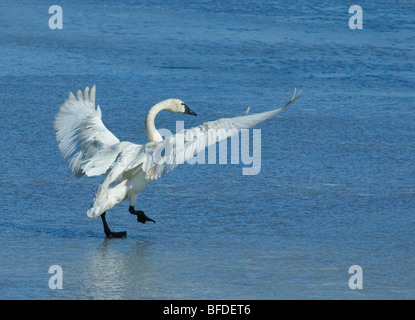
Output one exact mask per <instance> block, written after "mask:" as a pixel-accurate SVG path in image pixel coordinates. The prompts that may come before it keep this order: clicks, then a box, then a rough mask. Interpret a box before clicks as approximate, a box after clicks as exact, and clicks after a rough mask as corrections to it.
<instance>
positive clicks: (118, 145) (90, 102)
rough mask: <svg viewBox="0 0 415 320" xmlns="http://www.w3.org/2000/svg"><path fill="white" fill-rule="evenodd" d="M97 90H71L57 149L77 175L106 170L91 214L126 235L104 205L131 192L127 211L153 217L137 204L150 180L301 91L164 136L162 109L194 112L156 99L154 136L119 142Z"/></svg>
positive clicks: (58, 126) (150, 132)
mask: <svg viewBox="0 0 415 320" xmlns="http://www.w3.org/2000/svg"><path fill="white" fill-rule="evenodd" d="M95 92H96V87H95V85H94V86H93V87H92V88H91V90H90V89H89V88H88V87H87V88H85V90H84V92H82V91H81V90H78V92H77V96H76V97H75V95H74V94H73V93H72V92H71V93H69V98H68V99H67V100H66V101H65V102H64V103H63V104H62V106H61V107H60V109H59V111H58V113H57V115H56V118H55V122H54V127H55V130H56V140H57V141H58V144H59V149H60V151H61V153H62V156H63V158H64V159H65V161H66V162H67V164H68V166H69V169H70V170H71V171H72V173H73V174H74V175H75V177H77V178H80V177H82V176H84V175H86V176H88V177H92V176H99V175H105V176H106V178H105V180H104V181H103V182H102V183H101V185H99V187H98V189H97V192H96V194H95V198H94V200H93V203H92V206H91V208H90V209H89V210H88V212H87V215H88V217H98V216H101V219H102V222H103V226H104V232H105V235H106V236H107V237H112V238H123V237H126V235H127V233H126V232H125V231H123V232H113V231H111V230H110V228H109V227H108V224H107V221H106V219H105V213H106V211H108V210H110V209H111V208H112V207H114V206H115V205H117V204H118V203H120V202H121V201H123V200H125V199H127V198H128V199H129V201H130V207H129V211H130V213H131V214H133V215H136V216H137V221H138V222H141V223H145V222H146V221H150V222H154V223H155V221H154V220H153V219H151V218H149V217H147V216H146V215H145V213H144V212H143V211H141V210H136V209H135V204H136V201H137V198H138V195H139V194H140V192H141V191H142V190H143V189H144V188H145V187H146V186H147V185H148V184H149V183H150V182H152V181H153V180H155V179H158V178H160V177H161V176H163V175H164V174H166V173H167V172H169V171H170V170H172V169H173V168H175V167H176V166H177V165H179V164H181V163H183V162H184V161H186V160H188V159H190V158H191V157H192V156H193V155H195V154H197V153H198V152H199V151H202V150H204V148H206V147H207V146H209V145H210V144H214V143H216V142H218V141H220V140H223V139H226V138H228V137H230V136H232V135H234V134H238V133H239V132H240V131H241V130H242V129H247V128H250V127H253V126H255V125H256V124H258V123H260V122H262V121H265V120H266V119H269V118H271V117H273V116H275V115H276V114H278V113H279V112H281V111H283V110H284V109H285V108H287V107H288V106H289V105H290V104H291V103H293V102H294V101H295V100H296V99H297V98H298V96H299V94H300V93H298V94H297V93H296V91H294V95H293V97H292V98H291V99H290V101H288V102H287V103H286V104H285V105H284V106H283V107H282V108H279V109H275V110H271V111H268V112H263V113H257V114H253V115H247V114H248V112H249V108H248V109H247V110H246V111H245V113H244V114H243V115H241V116H237V117H234V118H223V119H219V120H216V121H209V122H206V123H203V124H202V125H200V126H198V127H194V128H191V129H186V130H183V131H182V132H180V133H176V134H175V135H172V136H170V137H167V138H166V139H164V140H163V138H162V136H161V134H160V133H159V131H157V129H156V127H155V124H154V119H155V117H156V115H157V114H158V113H159V112H160V111H162V110H167V111H170V112H174V113H185V114H190V115H194V116H195V115H196V113H194V112H193V111H192V110H190V109H189V108H188V106H187V105H186V104H185V103H184V102H183V101H181V100H179V99H167V100H164V101H161V102H159V103H157V104H155V105H154V106H153V107H152V108H151V109H150V111H149V112H148V114H147V117H146V119H145V130H146V133H147V136H148V139H149V140H150V142H148V143H146V144H144V145H137V144H134V143H131V142H127V141H122V142H121V141H120V140H118V138H117V137H115V136H114V135H113V134H112V133H111V132H110V131H109V130H108V129H107V128H106V127H105V125H104V124H103V122H102V120H101V108H100V107H99V106H97V107H96V108H95ZM211 129H213V130H217V132H219V136H218V137H217V139H216V138H215V139H214V140H212V139H209V137H208V136H209V134H208V131H209V130H211ZM219 129H224V130H219ZM179 134H182V135H183V137H184V139H183V143H181V144H179V143H176V137H177V136H178V135H179ZM168 147H170V149H169V150H170V152H168V153H167V155H165V156H164V157H163V158H162V161H160V157H158V158H157V157H156V155H157V154H159V155H160V152H161V151H162V149H164V150H167V149H168ZM165 154H166V153H165Z"/></svg>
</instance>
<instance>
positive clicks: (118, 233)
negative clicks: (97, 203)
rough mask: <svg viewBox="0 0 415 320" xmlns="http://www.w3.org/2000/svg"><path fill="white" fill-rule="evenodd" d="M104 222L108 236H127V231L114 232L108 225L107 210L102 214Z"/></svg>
mask: <svg viewBox="0 0 415 320" xmlns="http://www.w3.org/2000/svg"><path fill="white" fill-rule="evenodd" d="M101 219H102V223H103V224H104V232H105V235H106V236H107V238H125V237H127V232H126V231H122V232H112V231H111V230H110V228H109V227H108V224H107V220H106V219H105V212H104V213H103V214H101Z"/></svg>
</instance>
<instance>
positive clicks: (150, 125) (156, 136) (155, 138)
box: [146, 103, 164, 142]
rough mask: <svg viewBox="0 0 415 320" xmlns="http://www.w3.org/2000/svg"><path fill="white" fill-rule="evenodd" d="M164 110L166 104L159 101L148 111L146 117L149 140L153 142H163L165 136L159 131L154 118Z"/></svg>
mask: <svg viewBox="0 0 415 320" xmlns="http://www.w3.org/2000/svg"><path fill="white" fill-rule="evenodd" d="M161 110H164V106H163V104H161V103H157V104H156V105H154V106H153V107H151V109H150V111H149V112H148V113H147V117H146V133H147V137H148V140H150V141H151V142H161V141H163V138H162V136H161V134H160V133H159V132H158V131H157V129H156V125H155V123H154V119H155V118H156V115H157V114H158V113H159V112H160V111H161Z"/></svg>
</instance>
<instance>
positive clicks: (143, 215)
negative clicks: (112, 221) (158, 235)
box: [128, 206, 156, 223]
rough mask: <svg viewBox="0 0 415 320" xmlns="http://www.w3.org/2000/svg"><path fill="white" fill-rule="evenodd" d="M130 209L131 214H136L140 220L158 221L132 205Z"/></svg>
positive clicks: (142, 221) (143, 221)
mask: <svg viewBox="0 0 415 320" xmlns="http://www.w3.org/2000/svg"><path fill="white" fill-rule="evenodd" d="M128 210H129V211H130V213H131V214H134V215H136V216H137V221H138V222H141V223H146V221H151V222H154V223H156V222H155V221H154V220H153V219H151V218H149V217H147V216H146V215H145V213H144V212H143V211H141V210H135V209H134V207H133V206H130V208H129V209H128Z"/></svg>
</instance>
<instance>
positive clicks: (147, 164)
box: [126, 91, 301, 180]
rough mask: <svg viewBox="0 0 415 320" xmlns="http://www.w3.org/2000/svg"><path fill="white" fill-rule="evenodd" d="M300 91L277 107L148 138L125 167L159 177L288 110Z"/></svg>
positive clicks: (151, 177) (148, 176)
mask: <svg viewBox="0 0 415 320" xmlns="http://www.w3.org/2000/svg"><path fill="white" fill-rule="evenodd" d="M300 93H301V92H299V93H298V94H297V93H296V91H294V95H293V97H292V98H291V100H290V101H288V102H287V103H286V104H285V105H284V106H283V107H282V108H279V109H276V110H272V111H268V112H262V113H257V114H253V115H247V114H248V112H249V109H248V110H247V111H246V112H245V113H244V114H243V115H241V116H238V117H234V118H223V119H219V120H216V121H210V122H206V123H203V124H202V125H200V126H198V127H195V128H192V129H187V130H183V131H181V132H179V133H177V134H175V135H172V136H170V137H168V138H166V139H165V140H163V141H162V142H158V143H156V142H149V143H147V144H145V145H144V146H143V148H142V149H141V150H140V152H139V153H138V155H137V157H136V158H135V159H134V160H133V161H132V162H131V163H130V165H129V166H128V168H127V169H126V171H127V170H132V169H134V168H137V167H140V168H141V169H142V170H143V171H144V172H145V173H146V178H147V179H149V180H154V179H158V178H160V177H161V176H162V175H164V174H166V173H167V172H169V171H171V170H172V169H174V168H175V167H177V166H178V165H179V164H182V163H184V162H185V161H186V160H188V159H190V158H191V157H193V156H194V155H195V154H197V153H198V152H200V151H202V150H203V149H204V148H206V147H208V146H210V145H212V144H214V143H216V142H219V141H221V140H224V139H226V138H228V137H231V136H233V135H236V134H238V133H239V132H240V131H241V130H242V129H248V128H251V127H253V126H255V125H257V124H258V123H261V122H263V121H265V120H267V119H269V118H271V117H273V116H275V115H276V114H278V113H280V112H281V111H283V110H285V109H286V108H287V107H288V106H289V105H290V104H291V103H293V102H294V101H295V100H296V99H297V98H298V96H299V95H300Z"/></svg>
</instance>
